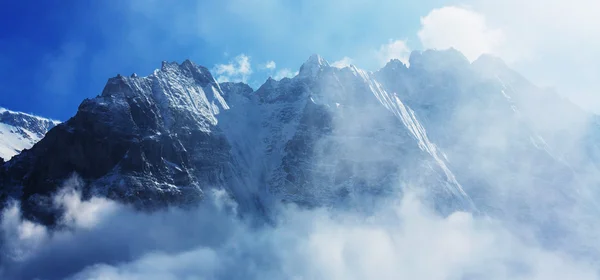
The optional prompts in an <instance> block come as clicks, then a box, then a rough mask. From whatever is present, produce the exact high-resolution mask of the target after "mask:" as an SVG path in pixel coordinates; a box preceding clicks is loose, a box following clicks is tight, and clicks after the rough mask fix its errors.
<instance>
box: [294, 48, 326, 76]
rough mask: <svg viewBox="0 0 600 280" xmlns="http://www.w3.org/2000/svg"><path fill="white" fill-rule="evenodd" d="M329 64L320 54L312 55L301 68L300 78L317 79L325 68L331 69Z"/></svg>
mask: <svg viewBox="0 0 600 280" xmlns="http://www.w3.org/2000/svg"><path fill="white" fill-rule="evenodd" d="M329 66H330V65H329V62H327V60H325V59H324V58H322V57H321V56H320V55H318V54H313V55H311V56H310V57H309V58H308V60H307V61H306V62H304V64H302V66H301V67H300V72H299V74H298V76H300V77H315V76H316V75H317V74H318V73H319V72H321V70H322V69H323V68H326V67H329Z"/></svg>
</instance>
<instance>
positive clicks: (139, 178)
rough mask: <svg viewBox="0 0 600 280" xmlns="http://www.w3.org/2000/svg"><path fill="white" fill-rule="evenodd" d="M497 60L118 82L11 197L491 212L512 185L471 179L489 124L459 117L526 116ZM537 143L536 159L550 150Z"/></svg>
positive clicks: (191, 68)
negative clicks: (491, 110) (489, 199)
mask: <svg viewBox="0 0 600 280" xmlns="http://www.w3.org/2000/svg"><path fill="white" fill-rule="evenodd" d="M485 59H486V58H485V57H484V58H483V61H482V60H478V61H476V62H475V63H473V64H471V63H469V62H468V61H467V60H466V59H465V58H464V56H462V55H460V54H457V53H456V52H454V51H452V50H450V51H425V52H422V53H421V52H415V53H413V54H412V55H411V63H410V65H411V66H410V67H406V66H405V65H403V64H402V63H400V62H399V61H391V62H390V63H388V65H386V67H384V68H383V69H382V70H380V71H378V72H376V73H369V72H366V71H363V70H360V69H358V68H356V67H354V66H350V67H346V68H343V69H338V68H335V67H332V66H330V65H329V64H328V63H327V61H325V60H324V59H323V58H321V57H320V56H317V55H314V56H311V57H310V58H309V60H308V61H307V62H306V63H305V64H303V65H302V67H301V68H300V71H299V74H298V76H296V77H294V78H291V79H290V78H284V79H282V80H280V81H276V80H273V79H269V80H267V81H266V82H265V84H263V85H262V86H261V87H260V88H259V89H257V90H256V91H253V90H252V89H251V88H250V87H249V86H247V85H245V84H242V83H222V84H219V83H217V82H216V81H215V79H214V78H213V77H212V75H211V74H210V72H209V71H208V69H206V68H204V67H201V66H198V65H195V64H194V63H192V62H190V61H189V60H188V61H184V62H183V63H182V64H177V63H163V65H162V67H161V69H159V70H156V71H155V72H154V73H153V74H151V75H149V76H148V77H137V76H132V77H123V76H117V77H115V78H112V79H110V80H109V81H108V83H107V85H106V87H105V89H104V90H103V92H102V94H101V95H100V96H98V97H96V98H94V99H88V100H85V101H84V102H83V103H82V105H81V106H80V108H79V110H78V113H77V114H76V115H75V116H74V117H73V118H72V119H70V120H68V121H67V122H65V123H63V124H61V125H59V126H57V127H56V128H54V129H52V130H51V131H50V132H49V133H48V135H47V136H46V137H45V138H44V139H43V140H42V141H40V143H38V144H36V145H35V146H34V147H33V148H32V149H31V150H29V151H26V152H24V153H23V154H21V155H19V156H17V157H15V158H14V159H13V160H11V161H10V162H9V163H7V164H5V165H4V166H3V167H2V171H1V173H0V182H1V183H2V185H3V193H4V197H5V198H6V197H14V198H17V199H20V200H21V201H22V203H23V205H24V206H25V207H24V209H25V211H29V212H30V214H31V216H34V217H38V218H39V217H42V218H41V219H46V220H51V218H50V217H51V215H52V211H51V210H52V209H49V210H48V211H44V210H40V209H43V208H42V207H39V205H46V206H48V202H47V201H48V197H49V195H51V194H52V193H53V192H54V191H56V189H57V188H58V187H60V185H61V183H62V182H63V181H64V180H65V179H66V178H68V177H69V176H71V175H72V174H73V172H75V173H77V174H78V175H79V176H80V177H81V178H82V179H83V180H84V182H85V183H86V186H87V187H86V189H85V192H86V193H87V195H88V196H89V195H92V194H97V195H103V196H108V197H111V198H113V199H117V200H121V201H125V202H129V203H133V204H134V205H136V206H139V207H142V208H144V207H145V208H147V207H150V208H152V207H160V206H166V205H182V204H188V203H194V202H196V201H198V200H201V199H202V197H203V193H204V192H206V191H209V190H210V189H213V188H224V189H226V190H228V192H229V193H230V194H231V195H232V197H233V198H234V199H235V200H236V201H237V202H238V203H239V204H240V205H241V208H242V209H245V210H247V211H265V210H264V209H265V208H268V205H269V204H270V201H271V200H284V201H291V202H295V203H298V204H302V205H309V206H315V205H331V204H339V203H342V204H343V203H345V202H348V203H351V202H352V201H353V200H355V199H358V198H362V197H364V196H366V195H384V196H385V194H387V193H390V192H392V191H395V190H397V189H404V188H408V187H412V186H420V187H426V188H428V189H430V190H432V192H431V193H433V194H434V195H433V197H432V201H433V204H434V206H436V207H437V208H438V209H439V210H442V211H451V210H455V209H468V210H473V209H475V208H477V207H481V206H484V207H487V206H488V205H486V201H485V196H483V198H482V197H479V196H480V194H479V191H481V187H482V186H489V185H502V184H503V183H506V182H487V181H486V180H490V178H489V177H490V176H487V177H486V176H480V173H482V172H481V171H487V170H483V169H479V170H478V169H475V171H472V170H470V168H461V166H463V165H464V166H469V167H470V166H472V165H473V164H472V163H473V161H470V162H469V161H468V160H467V158H468V157H461V156H460V155H461V153H463V151H464V150H465V149H466V148H467V147H468V146H471V145H472V144H473V143H471V142H469V141H466V140H465V139H464V138H463V137H457V136H460V135H469V133H475V134H476V133H482V132H485V133H487V132H486V130H484V128H485V126H484V125H477V126H472V127H471V126H463V125H460V124H464V121H457V120H462V119H463V118H465V117H467V116H469V114H466V115H460V114H459V115H457V114H456V112H462V111H464V110H463V109H464V108H466V107H464V106H462V105H460V104H461V103H460V102H462V101H464V100H466V99H465V98H466V97H465V96H468V94H469V93H473V92H476V93H481V92H487V91H493V92H494V94H480V95H479V96H484V97H485V98H479V99H477V98H476V99H475V100H478V101H477V102H478V103H472V102H467V103H466V104H468V105H469V106H470V107H468V108H471V109H472V108H475V111H474V112H479V111H482V112H485V108H486V107H478V106H479V105H481V104H492V103H494V102H498V101H501V102H505V103H506V106H507V107H506V108H508V109H509V110H510V111H506V112H508V114H509V115H513V113H516V110H512V109H511V108H513V107H511V106H514V104H512V100H511V98H506V96H507V94H506V91H505V89H506V88H507V87H509V86H512V85H513V84H509V85H508V86H507V85H506V84H504V82H503V81H502V79H496V80H494V79H491V80H490V79H489V75H490V73H491V75H492V76H493V75H498V74H494V73H500V72H502V71H505V70H506V69H503V68H498V67H496V65H495V63H496V62H495V61H487V62H486V61H485ZM478 64H482V65H483V66H486V67H488V66H489V67H488V68H491V69H487V72H490V73H487V72H486V71H483V70H481V67H483V66H478ZM485 73H487V76H485V75H483V74H485ZM510 82H512V83H515V82H514V81H510ZM515 86H516V85H515ZM464 89H469V90H464ZM436 93H446V95H444V96H440V94H437V95H435V94H436ZM502 93H504V95H503V94H502ZM488 97H492V99H488ZM480 99H481V100H480ZM482 102H483V103H482ZM490 102H492V103H490ZM469 112H470V111H469V110H467V113H469ZM506 112H505V111H502V112H501V113H502V114H504V113H506ZM510 112H513V113H510ZM479 113H481V112H479ZM481 115H482V116H486V114H481ZM487 115H488V118H487V119H488V120H492V121H493V120H497V119H496V118H497V117H498V115H497V114H487ZM482 119H486V118H482ZM450 120H454V121H455V123H458V124H459V125H458V126H457V125H454V127H453V126H452V122H451V121H450ZM503 124H504V123H503ZM514 124H515V127H517V128H516V129H517V130H522V129H524V128H527V125H522V124H520V123H519V122H515V123H514ZM448 127H451V128H453V129H456V131H454V132H453V131H452V130H451V129H450V130H449V129H448ZM465 128H469V129H472V130H473V131H468V130H465ZM508 131H509V132H510V130H508ZM528 131H529V130H528ZM510 133H512V132H510ZM523 135H526V134H523ZM538 136H539V135H538ZM475 138H477V137H475ZM535 139H537V140H538V141H539V139H542V141H539V142H540V143H542V142H543V138H542V137H541V136H539V137H538V138H535ZM535 139H534V140H535ZM467 140H468V139H467ZM528 140H529V142H528V143H526V146H527V148H526V149H529V150H528V151H531V150H532V149H533V150H534V151H536V153H537V151H541V150H543V149H540V147H541V146H540V144H539V143H538V142H536V141H534V140H531V139H528ZM519 143H521V142H519ZM521 144H522V143H521ZM532 147H533V148H532ZM490 148H491V150H490ZM494 149H496V150H494ZM500 150H502V149H500ZM500 150H498V147H483V148H481V149H473V151H474V152H472V153H471V154H468V153H467V155H468V156H472V157H473V158H475V159H477V160H481V162H483V163H488V162H490V161H492V160H493V159H491V158H490V159H487V160H486V158H485V157H483V156H482V155H478V154H477V153H481V152H482V151H488V152H489V151H500ZM545 152H546V153H547V152H548V151H547V150H546V151H545ZM536 153H534V154H536ZM544 156H546V155H545V154H544ZM534 157H535V156H534ZM544 159H545V160H548V158H544ZM475 165H476V164H475ZM557 166H559V165H557ZM560 167H561V168H562V165H560ZM497 168H500V169H504V171H503V172H506V174H508V175H510V176H512V175H511V174H513V173H515V172H518V170H515V169H511V168H510V166H506V165H500V166H498V167H497ZM559 171H561V170H559ZM561 172H562V171H561ZM483 173H484V174H485V172H483ZM561 174H570V173H569V172H566V173H564V172H563V173H561ZM488 175H489V174H488ZM545 175H546V174H545ZM473 194H476V195H475V199H473V197H472V196H473ZM473 200H475V202H473ZM501 207H502V205H493V206H491V208H501ZM488 208H489V207H488Z"/></svg>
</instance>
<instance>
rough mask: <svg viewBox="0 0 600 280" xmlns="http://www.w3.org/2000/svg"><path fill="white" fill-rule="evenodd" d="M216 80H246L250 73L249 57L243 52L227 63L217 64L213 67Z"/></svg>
mask: <svg viewBox="0 0 600 280" xmlns="http://www.w3.org/2000/svg"><path fill="white" fill-rule="evenodd" d="M214 71H215V73H216V74H217V75H218V76H217V81H218V82H220V83H221V82H230V81H231V82H244V83H245V82H247V81H248V77H249V76H250V74H252V67H251V65H250V57H249V56H247V55H245V54H240V55H238V56H236V57H235V58H234V59H233V60H231V61H230V62H229V64H217V65H215V67H214Z"/></svg>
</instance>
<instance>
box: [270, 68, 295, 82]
mask: <svg viewBox="0 0 600 280" xmlns="http://www.w3.org/2000/svg"><path fill="white" fill-rule="evenodd" d="M296 75H298V71H296V72H294V71H292V70H290V69H289V68H283V69H281V70H279V71H277V73H275V75H274V76H273V79H275V80H278V81H279V80H281V79H283V78H293V77H294V76H296Z"/></svg>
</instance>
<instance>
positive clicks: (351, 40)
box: [0, 0, 600, 120]
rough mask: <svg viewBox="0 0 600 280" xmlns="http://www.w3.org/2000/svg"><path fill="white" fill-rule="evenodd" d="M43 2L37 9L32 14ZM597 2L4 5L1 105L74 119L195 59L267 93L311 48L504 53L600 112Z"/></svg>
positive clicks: (372, 61)
mask: <svg viewBox="0 0 600 280" xmlns="http://www.w3.org/2000/svg"><path fill="white" fill-rule="evenodd" d="M32 7H35V8H32ZM598 9H600V2H598V1H596V0H574V1H569V2H568V4H567V1H561V0H549V1H547V0H531V1H519V0H507V1H501V2H499V1H491V0H464V1H442V0H425V1H397V0H381V1H367V0H329V1H321V0H306V1H291V0H280V1H276V0H218V1H217V0H206V1H177V2H169V3H167V2H164V1H150V0H137V1H115V0H109V1H100V2H94V4H90V3H84V2H82V1H61V4H60V5H57V4H55V3H46V2H39V1H35V2H33V1H11V2H9V3H4V4H3V7H2V9H0V10H1V12H0V13H1V17H0V24H1V25H2V26H3V29H2V31H1V32H0V83H1V84H2V87H0V106H3V107H7V108H9V109H14V110H19V111H26V112H32V113H35V114H39V115H43V116H47V117H52V118H57V119H61V120H65V119H67V118H68V117H70V116H72V115H73V114H74V113H75V111H76V109H77V106H78V105H79V103H80V102H81V101H82V100H83V99H84V98H87V97H93V96H95V95H97V94H98V93H100V92H101V90H102V88H103V86H104V83H105V81H106V80H107V79H108V78H109V77H112V76H115V75H116V74H117V73H121V74H125V75H128V74H131V73H133V72H137V73H138V74H140V75H147V74H149V73H151V71H152V70H154V69H156V68H159V67H160V62H161V61H163V60H168V61H182V60H184V59H186V58H190V59H192V60H193V61H195V62H197V63H198V64H201V65H204V66H206V67H208V68H210V69H212V70H213V73H215V74H216V76H217V77H219V79H220V80H221V81H224V80H233V81H238V80H239V81H246V82H247V83H249V84H250V85H252V86H253V87H257V86H259V85H260V84H262V82H263V81H264V80H265V79H266V78H267V77H268V76H273V77H275V78H280V77H283V76H289V75H293V74H294V73H295V72H296V71H297V70H298V68H299V66H300V65H301V63H302V62H303V61H304V60H306V58H307V57H308V56H309V55H310V54H312V53H318V54H321V55H322V56H323V57H325V58H326V59H328V60H329V61H330V62H332V63H333V62H336V63H337V65H344V64H348V63H353V64H356V65H358V66H359V67H362V68H365V69H367V70H377V69H378V67H380V66H382V65H383V64H385V62H386V61H387V60H389V59H390V58H400V59H401V60H406V57H407V56H408V54H409V53H410V51H411V50H420V49H423V48H448V47H455V48H457V49H459V50H461V51H462V52H463V53H464V54H465V55H466V56H467V57H468V58H469V59H471V60H473V59H475V58H476V57H477V56H478V55H479V54H481V53H493V54H496V55H498V56H501V57H502V58H504V59H505V60H506V61H508V62H509V63H510V65H512V66H513V67H514V68H515V69H517V70H519V71H520V72H522V73H523V74H525V75H526V76H527V77H528V78H530V79H531V80H532V81H534V82H535V83H537V84H538V85H541V86H546V87H554V88H556V90H557V91H559V92H560V93H561V94H563V95H565V96H568V97H569V98H571V99H572V100H573V101H574V102H576V103H577V104H579V105H581V106H582V107H585V108H586V109H588V110H592V111H595V112H600V85H599V84H598V83H597V81H596V80H597V77H600V51H598V50H600V36H597V34H600V20H599V19H598V17H596V16H595V14H594V11H597V10H598Z"/></svg>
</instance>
